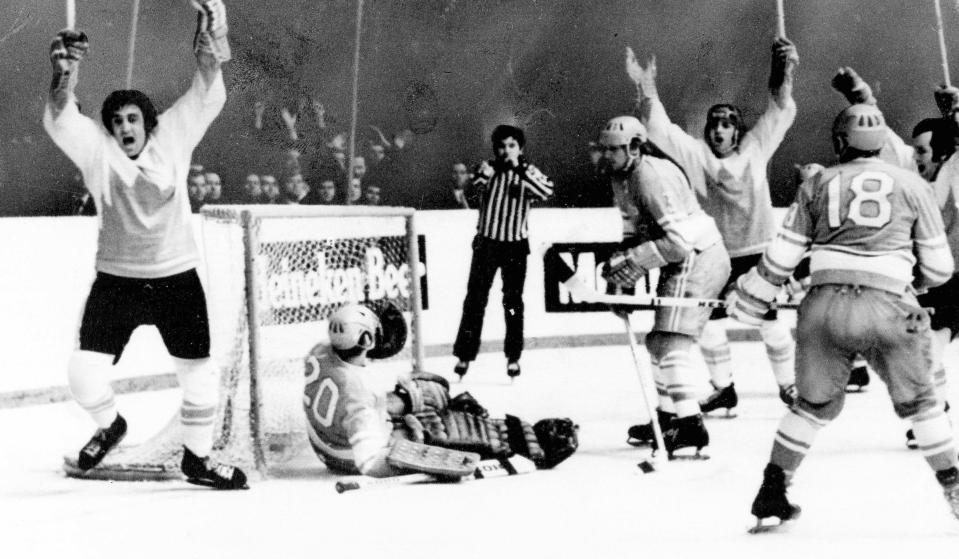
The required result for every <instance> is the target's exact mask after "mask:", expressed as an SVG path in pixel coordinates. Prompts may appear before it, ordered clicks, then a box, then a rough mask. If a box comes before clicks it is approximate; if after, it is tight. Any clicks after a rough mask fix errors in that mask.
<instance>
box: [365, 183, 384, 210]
mask: <svg viewBox="0 0 959 559" xmlns="http://www.w3.org/2000/svg"><path fill="white" fill-rule="evenodd" d="M382 201H383V200H382V197H381V196H380V187H378V186H373V185H370V186H367V187H366V191H365V192H363V202H364V203H365V204H367V205H369V206H379V205H380V202H382Z"/></svg>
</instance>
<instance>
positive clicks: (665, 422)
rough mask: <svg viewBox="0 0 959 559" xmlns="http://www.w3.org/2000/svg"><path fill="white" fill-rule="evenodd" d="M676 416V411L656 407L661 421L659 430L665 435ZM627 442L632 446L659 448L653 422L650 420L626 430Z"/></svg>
mask: <svg viewBox="0 0 959 559" xmlns="http://www.w3.org/2000/svg"><path fill="white" fill-rule="evenodd" d="M675 417H676V414H675V413H670V412H665V411H663V410H661V409H659V408H656V420H657V421H658V422H659V430H660V432H662V433H663V434H664V436H665V433H666V430H667V429H669V425H670V423H671V422H672V421H673V418H675ZM626 444H628V445H630V446H652V447H653V449H656V448H658V445H657V444H656V433H654V432H653V422H652V421H650V422H649V423H643V424H642V425H633V426H632V427H630V428H629V429H628V430H627V431H626Z"/></svg>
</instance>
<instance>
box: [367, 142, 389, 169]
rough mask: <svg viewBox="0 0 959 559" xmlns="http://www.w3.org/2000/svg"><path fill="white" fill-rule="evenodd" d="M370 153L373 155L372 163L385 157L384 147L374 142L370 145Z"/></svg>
mask: <svg viewBox="0 0 959 559" xmlns="http://www.w3.org/2000/svg"><path fill="white" fill-rule="evenodd" d="M370 154H371V155H372V156H373V161H372V162H373V164H376V163H379V162H380V161H383V159H385V158H386V149H385V148H383V146H381V145H379V144H374V145H372V146H370Z"/></svg>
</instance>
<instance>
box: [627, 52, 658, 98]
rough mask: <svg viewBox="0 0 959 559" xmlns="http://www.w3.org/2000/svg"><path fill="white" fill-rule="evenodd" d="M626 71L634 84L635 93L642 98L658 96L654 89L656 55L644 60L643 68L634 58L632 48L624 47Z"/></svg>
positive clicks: (634, 54)
mask: <svg viewBox="0 0 959 559" xmlns="http://www.w3.org/2000/svg"><path fill="white" fill-rule="evenodd" d="M626 73H627V74H629V79H631V80H633V83H634V84H636V93H637V95H638V96H639V97H640V98H641V99H642V98H645V99H652V98H655V97H658V96H659V94H658V93H657V91H656V57H655V56H650V57H649V59H648V60H647V61H646V67H645V68H643V67H642V66H641V65H640V64H639V61H638V60H636V53H635V52H633V49H632V48H630V47H626Z"/></svg>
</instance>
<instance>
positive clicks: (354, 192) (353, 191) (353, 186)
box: [350, 179, 363, 204]
mask: <svg viewBox="0 0 959 559" xmlns="http://www.w3.org/2000/svg"><path fill="white" fill-rule="evenodd" d="M362 195H363V191H362V189H360V180H359V179H353V182H352V183H350V203H351V204H352V203H355V202H356V201H357V200H359V199H360V196H362Z"/></svg>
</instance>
